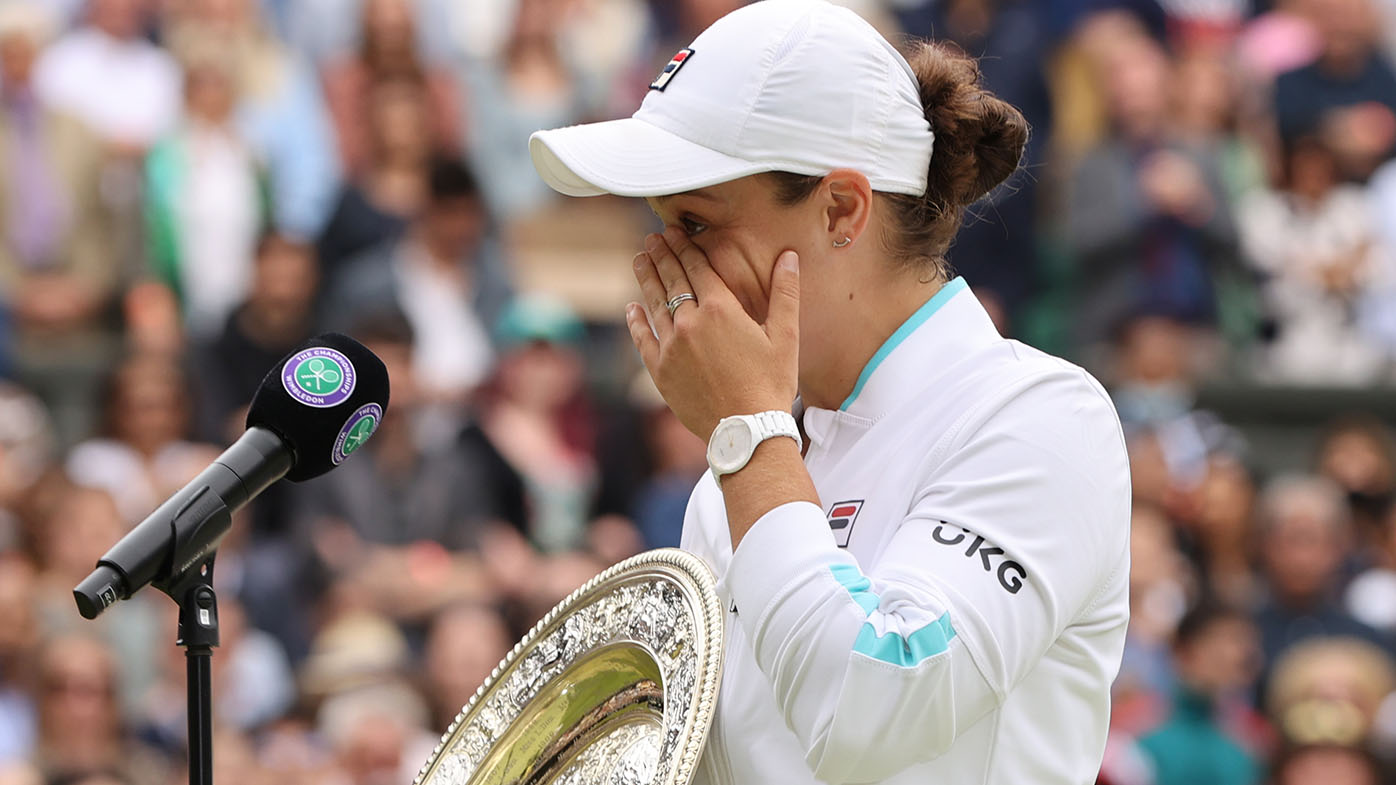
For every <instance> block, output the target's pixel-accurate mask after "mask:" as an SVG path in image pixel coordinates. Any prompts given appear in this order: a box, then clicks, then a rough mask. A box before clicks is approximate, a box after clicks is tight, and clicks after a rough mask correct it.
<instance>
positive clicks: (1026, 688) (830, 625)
mask: <svg viewBox="0 0 1396 785" xmlns="http://www.w3.org/2000/svg"><path fill="white" fill-rule="evenodd" d="M803 421H804V427H805V431H806V433H807V436H808V440H809V447H808V450H807V452H806V455H805V464H806V466H807V468H808V469H809V472H810V475H811V477H812V478H813V480H814V484H815V487H816V489H817V490H818V492H819V498H820V500H821V502H822V504H823V506H824V509H819V508H817V507H815V506H814V505H812V504H809V503H807V502H797V503H792V504H787V505H783V506H781V507H778V508H776V509H774V510H772V511H771V512H769V513H767V514H766V515H765V516H763V517H762V518H761V519H760V520H759V521H757V522H756V524H755V525H754V526H753V527H752V529H751V530H750V531H749V532H748V533H747V534H746V536H745V537H744V538H743V540H742V541H741V545H740V547H739V548H738V549H737V552H736V553H735V554H734V553H733V552H732V547H731V539H730V535H729V532H728V524H727V520H726V514H725V511H724V507H723V500H722V495H721V491H720V490H719V488H718V485H717V484H716V483H715V481H714V480H713V478H712V475H711V473H709V474H708V475H706V476H705V477H704V478H703V480H702V481H701V482H700V483H699V484H698V487H697V488H696V489H695V490H694V492H693V496H692V499H691V500H690V503H689V508H688V513H687V516H686V518H685V521H684V531H683V547H684V548H686V549H687V550H689V551H692V552H693V553H696V554H697V555H699V556H701V557H702V558H703V559H705V560H706V561H707V562H708V564H709V565H710V566H711V567H712V568H713V570H714V571H715V573H716V575H717V576H718V578H719V583H718V588H719V594H720V595H721V597H722V600H723V603H724V607H726V608H727V609H728V618H727V625H726V630H727V632H726V634H727V644H726V646H727V649H726V662H725V668H724V672H723V682H722V688H721V691H720V693H719V697H718V706H717V713H716V719H715V722H714V725H713V729H712V734H711V736H710V737H709V740H708V745H707V748H706V752H705V753H704V757H703V760H702V762H701V764H700V768H699V772H698V778H697V781H698V782H701V783H706V784H707V785H755V784H756V783H776V782H779V783H782V784H783V785H802V784H804V783H814V782H816V781H823V782H828V783H855V782H856V783H876V782H880V783H887V784H888V785H893V784H895V785H910V784H911V783H917V784H918V785H925V784H926V783H969V782H973V783H978V784H981V785H995V784H1002V785H1020V783H1033V784H1034V785H1058V784H1060V785H1082V783H1089V782H1094V781H1095V776H1096V773H1097V771H1098V770H1099V766H1100V761H1101V755H1102V751H1103V749H1104V745H1105V737H1106V731H1107V727H1108V724H1109V717H1110V692H1109V691H1110V684H1111V682H1112V681H1113V679H1114V677H1115V674H1116V671H1117V670H1118V668H1119V663H1120V656H1121V652H1122V649H1123V646H1124V640H1125V627H1126V624H1127V623H1128V618H1129V606H1128V577H1129V517H1130V481H1129V466H1128V462H1127V459H1126V455H1125V446H1124V438H1123V435H1122V433H1121V430H1120V425H1119V420H1118V418H1117V416H1116V414H1115V410H1114V407H1113V406H1112V405H1111V402H1110V399H1109V398H1108V397H1107V396H1106V394H1105V392H1104V391H1103V390H1102V389H1101V388H1100V386H1099V385H1098V384H1097V383H1096V382H1095V380H1094V379H1092V378H1091V377H1090V376H1089V375H1088V374H1086V372H1084V371H1082V370H1081V369H1080V368H1077V367H1075V366H1073V365H1070V364H1068V363H1066V362H1064V361H1062V360H1058V359H1056V358H1054V357H1051V356H1049V355H1046V354H1043V353H1042V352H1039V351H1036V350H1034V349H1031V348H1029V347H1026V346H1024V345H1022V344H1020V343H1017V342H1015V341H1009V340H1004V339H1003V338H1001V337H1000V336H999V334H998V333H997V331H996V330H995V328H994V326H993V324H992V322H991V321H990V319H989V316H988V314H987V313H986V312H985V311H984V309H983V307H982V306H981V305H980V304H979V302H978V301H977V300H976V299H975V297H974V295H973V294H971V293H970V292H969V291H967V290H966V287H965V284H964V281H963V280H962V279H958V278H957V279H955V280H954V281H952V282H951V283H949V284H947V285H946V286H945V287H944V288H943V289H942V290H941V292H940V293H938V294H937V295H936V296H935V297H933V298H932V299H931V300H930V301H928V302H927V303H926V305H925V306H923V307H922V308H921V309H920V310H919V311H917V313H916V314H915V315H913V316H912V317H911V319H910V320H908V322H907V323H906V324H905V325H903V326H902V327H901V329H899V330H898V331H897V332H896V333H894V334H893V335H892V337H891V338H889V339H888V341H887V343H886V344H885V345H884V346H883V347H882V349H881V350H879V351H878V352H877V354H876V355H874V357H873V358H872V360H870V361H869V363H868V365H867V367H866V368H865V370H864V371H863V373H862V376H861V377H860V378H859V380H858V383H857V386H856V387H855V388H854V390H853V393H852V395H850V396H849V399H848V400H847V401H845V402H844V403H843V405H842V406H841V407H840V409H839V410H838V411H830V410H825V409H816V408H808V409H806V410H805V411H804V412H803Z"/></svg>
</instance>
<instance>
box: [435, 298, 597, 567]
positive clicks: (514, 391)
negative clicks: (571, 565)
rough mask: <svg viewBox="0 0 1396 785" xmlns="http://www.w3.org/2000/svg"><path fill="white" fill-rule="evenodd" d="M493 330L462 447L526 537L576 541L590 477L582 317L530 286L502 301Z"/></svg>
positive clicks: (555, 545)
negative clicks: (492, 351) (495, 348)
mask: <svg viewBox="0 0 1396 785" xmlns="http://www.w3.org/2000/svg"><path fill="white" fill-rule="evenodd" d="M497 333H498V335H499V338H500V342H501V344H502V348H501V357H500V361H499V367H498V369H497V371H496V373H495V376H494V379H493V381H492V382H491V384H490V385H489V387H488V388H487V389H486V390H485V392H484V393H483V395H482V397H481V401H480V403H479V406H478V407H477V408H478V414H477V418H476V421H475V422H473V423H471V424H470V425H468V426H467V427H466V428H465V430H464V431H463V433H462V435H461V448H462V449H463V450H464V452H465V455H466V456H467V459H468V460H469V461H470V463H471V464H473V465H476V466H479V467H482V468H484V469H486V470H487V471H488V475H487V476H489V477H490V480H489V482H487V487H489V488H490V489H491V492H492V498H493V501H492V507H493V509H495V510H499V511H500V513H501V517H503V518H504V519H505V520H508V521H509V522H510V523H512V524H514V526H515V527H516V528H517V529H518V530H519V531H520V533H522V534H523V535H524V536H525V537H527V538H528V540H529V541H530V542H532V543H533V545H534V546H535V547H537V548H538V549H540V550H541V551H543V552H545V553H557V552H560V551H566V550H569V549H573V548H577V547H579V546H581V545H582V543H583V541H584V538H585V535H586V527H587V523H588V520H587V516H588V514H589V512H590V510H591V503H592V497H593V494H594V493H595V492H596V484H597V479H598V477H597V470H596V465H595V459H594V455H593V449H594V442H593V440H594V436H595V434H594V432H593V429H594V425H595V423H594V422H593V419H592V417H591V416H590V414H591V409H590V406H589V405H588V403H587V401H586V397H585V392H584V390H583V387H582V364H581V357H580V355H579V354H578V353H577V350H576V344H577V342H578V341H579V340H580V339H581V337H582V324H581V322H580V321H579V320H578V319H577V317H576V315H575V314H574V313H573V312H572V310H571V309H570V308H569V307H567V306H566V305H564V304H563V303H561V302H559V301H557V300H554V299H551V298H548V297H544V296H541V295H529V296H526V297H522V298H520V299H518V300H515V301H514V302H513V303H511V304H510V305H509V308H508V309H507V310H506V311H505V313H504V316H503V317H502V318H501V319H500V321H499V327H498V328H497Z"/></svg>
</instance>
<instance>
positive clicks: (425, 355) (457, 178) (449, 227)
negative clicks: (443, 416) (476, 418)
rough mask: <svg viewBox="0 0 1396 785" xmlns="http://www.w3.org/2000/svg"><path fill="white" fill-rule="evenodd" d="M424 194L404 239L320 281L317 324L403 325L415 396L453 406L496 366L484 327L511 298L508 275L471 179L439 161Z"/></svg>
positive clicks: (454, 165) (461, 168)
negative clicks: (381, 319)
mask: <svg viewBox="0 0 1396 785" xmlns="http://www.w3.org/2000/svg"><path fill="white" fill-rule="evenodd" d="M429 186H430V196H429V200H428V203H427V205H426V208H425V209H424V210H423V211H422V214H421V215H420V216H419V217H418V218H417V219H415V220H414V221H413V222H412V224H411V226H410V227H409V228H408V229H407V230H406V232H405V233H404V234H403V235H402V237H401V238H398V239H395V240H392V241H389V242H388V243H385V244H382V245H380V246H378V247H376V248H374V249H371V250H369V251H368V252H366V253H364V254H363V255H361V256H360V257H358V258H357V259H355V260H353V261H351V262H350V263H349V264H348V265H347V266H346V267H345V268H344V270H343V271H342V273H341V274H340V275H338V276H336V277H335V278H334V279H332V280H330V281H328V282H327V285H328V287H329V292H330V293H329V295H328V296H327V297H326V298H325V300H324V302H323V318H322V321H323V323H324V324H325V326H327V327H330V328H339V329H343V328H344V327H346V326H347V325H348V324H350V323H352V322H353V321H355V320H359V319H366V318H369V317H372V316H379V315H383V314H401V315H403V316H405V317H406V319H407V321H408V323H409V324H410V325H411V327H412V332H413V335H414V344H413V347H414V348H413V357H412V367H413V372H414V373H415V374H416V383H417V387H418V390H419V391H420V394H421V395H422V396H423V397H424V398H425V399H426V400H427V401H429V402H441V403H443V404H446V405H456V404H459V403H461V402H463V401H464V400H465V399H466V397H467V395H469V394H470V392H471V391H472V390H474V389H475V387H477V386H478V385H479V384H480V383H481V382H482V381H484V379H485V378H486V376H487V375H488V374H489V372H490V369H491V367H492V366H493V363H494V348H493V346H492V345H491V340H490V328H491V326H493V325H494V324H495V322H496V320H497V319H498V318H499V314H500V312H501V310H502V309H503V308H504V306H505V304H506V302H507V301H508V298H509V282H508V277H507V275H508V273H507V267H506V265H505V262H504V260H503V259H502V258H501V256H500V251H499V248H498V244H497V243H495V242H494V241H493V240H492V239H490V238H489V237H488V236H487V230H488V227H489V219H488V216H487V214H486V212H485V206H484V203H483V202H482V200H481V196H480V187H479V184H478V183H477V182H476V180H475V176H474V174H473V173H472V172H471V171H470V170H468V169H466V168H465V167H464V166H462V165H460V164H458V163H456V162H454V161H447V160H441V161H437V162H436V163H434V164H433V165H432V168H431V175H430V181H429Z"/></svg>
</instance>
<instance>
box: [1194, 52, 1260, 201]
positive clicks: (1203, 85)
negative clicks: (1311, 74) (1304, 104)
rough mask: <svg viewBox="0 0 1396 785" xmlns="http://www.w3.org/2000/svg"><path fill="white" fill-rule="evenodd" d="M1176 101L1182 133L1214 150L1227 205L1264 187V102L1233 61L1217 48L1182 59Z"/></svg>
mask: <svg viewBox="0 0 1396 785" xmlns="http://www.w3.org/2000/svg"><path fill="white" fill-rule="evenodd" d="M1174 77H1175V79H1176V80H1177V84H1176V85H1175V86H1174V88H1173V101H1174V112H1175V117H1176V123H1177V126H1178V132H1179V134H1180V136H1181V137H1182V138H1184V139H1188V140H1190V141H1191V142H1192V143H1193V144H1196V145H1198V146H1199V147H1202V148H1212V149H1213V150H1214V151H1215V155H1216V158H1217V162H1218V164H1219V173H1220V175H1221V181H1222V185H1223V186H1224V187H1225V188H1226V195H1227V201H1228V202H1229V203H1232V204H1234V203H1236V202H1237V201H1238V200H1239V199H1241V197H1243V196H1245V195H1246V194H1247V193H1249V192H1251V191H1252V190H1254V189H1256V188H1260V187H1263V186H1264V185H1265V163H1266V161H1265V157H1264V151H1263V150H1262V149H1261V148H1260V145H1259V140H1258V139H1257V138H1256V137H1257V136H1258V135H1259V129H1258V128H1256V125H1257V122H1258V121H1257V117H1256V116H1257V115H1258V114H1260V112H1261V111H1262V108H1261V107H1260V106H1259V104H1260V102H1259V101H1258V100H1256V98H1255V97H1254V95H1253V94H1252V93H1251V92H1250V91H1248V90H1247V89H1246V88H1248V87H1250V85H1249V84H1247V83H1245V82H1243V81H1242V78H1241V76H1240V75H1238V74H1237V70H1236V62H1235V56H1234V55H1232V54H1231V53H1230V52H1229V51H1228V50H1227V49H1225V48H1223V47H1215V46H1195V47H1193V48H1190V49H1187V50H1186V51H1184V52H1182V53H1181V54H1179V55H1178V58H1177V64H1176V66H1175V68H1174Z"/></svg>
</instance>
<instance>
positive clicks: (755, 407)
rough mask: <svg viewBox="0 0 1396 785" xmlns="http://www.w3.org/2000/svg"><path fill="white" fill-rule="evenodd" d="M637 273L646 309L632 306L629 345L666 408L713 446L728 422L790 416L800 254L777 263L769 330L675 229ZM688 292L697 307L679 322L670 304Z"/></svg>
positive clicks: (639, 262) (651, 243) (651, 242)
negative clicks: (771, 413) (778, 413)
mask: <svg viewBox="0 0 1396 785" xmlns="http://www.w3.org/2000/svg"><path fill="white" fill-rule="evenodd" d="M718 252H719V253H723V252H727V253H735V252H737V251H736V250H735V249H729V248H724V249H722V250H720V251H718ZM634 271H635V278H636V280H638V281H639V283H640V291H641V296H642V297H643V299H644V306H643V307H641V305H640V304H638V303H631V304H630V305H629V306H627V308H626V313H625V321H626V325H627V327H629V329H630V337H631V340H632V341H633V342H634V343H635V348H636V349H638V350H639V351H640V356H641V358H643V360H644V362H645V367H646V368H647V369H648V370H649V373H650V376H651V377H653V379H654V383H655V385H656V386H657V387H658V388H659V391H660V393H661V394H662V395H663V396H664V400H665V401H666V402H667V403H668V404H669V407H670V408H671V409H672V410H673V411H674V414H676V415H677V416H678V418H679V420H680V421H682V422H683V424H684V425H685V426H686V427H687V428H688V429H689V430H690V431H692V432H693V433H695V434H697V435H698V436H699V438H702V439H703V440H705V441H706V440H707V439H708V437H709V436H710V435H711V434H712V431H713V429H714V428H715V427H716V426H717V423H718V420H721V419H722V418H723V417H729V416H733V415H738V414H755V413H757V412H762V411H768V410H771V409H780V410H789V408H790V406H791V404H792V403H793V402H794V400H795V395H796V391H797V386H798V374H799V321H800V320H799V315H800V276H799V259H798V257H797V255H796V253H795V252H794V251H790V250H787V251H783V252H781V253H780V254H779V255H778V257H777V260H776V263H775V265H774V267H773V270H772V273H771V280H770V285H769V287H767V291H769V292H770V298H769V302H768V303H766V306H767V307H766V308H765V309H764V311H765V315H766V318H765V322H764V323H758V322H757V321H756V320H755V319H754V318H752V317H751V316H750V315H749V314H748V313H747V309H745V308H743V306H742V303H741V302H739V301H738V299H737V297H736V296H735V295H734V294H733V291H732V290H731V289H730V288H729V287H728V286H727V284H726V283H725V282H724V281H723V279H722V277H721V276H720V275H718V273H717V271H716V270H714V268H713V264H712V262H711V261H710V259H709V257H708V254H707V253H706V252H705V251H704V250H703V249H702V248H700V247H698V245H696V244H695V243H694V242H693V241H692V240H691V239H690V238H689V236H688V234H686V233H685V232H684V231H683V230H681V229H679V228H677V227H673V226H671V227H669V228H667V229H665V230H664V233H663V234H652V235H649V236H648V237H646V238H645V251H644V252H643V253H640V254H638V255H637V256H636V257H635V260H634ZM684 293H690V294H693V295H694V296H695V297H696V298H697V301H696V302H694V301H693V300H688V301H685V302H683V303H681V304H680V305H679V306H678V308H677V309H676V310H675V311H674V313H673V315H672V316H671V315H670V313H669V309H668V307H667V303H668V302H669V301H670V300H672V299H673V298H675V297H677V296H679V295H681V294H684ZM753 310H758V311H759V310H762V309H753Z"/></svg>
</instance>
